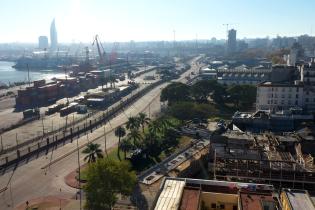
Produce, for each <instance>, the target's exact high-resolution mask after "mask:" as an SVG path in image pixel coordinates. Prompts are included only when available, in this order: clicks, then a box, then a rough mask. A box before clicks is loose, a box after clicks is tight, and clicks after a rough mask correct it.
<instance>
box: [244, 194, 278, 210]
mask: <svg viewBox="0 0 315 210" xmlns="http://www.w3.org/2000/svg"><path fill="white" fill-rule="evenodd" d="M240 204H241V206H242V208H241V209H242V210H253V209H254V210H266V209H268V210H275V209H276V202H275V200H274V197H273V196H272V194H271V193H248V192H240Z"/></svg>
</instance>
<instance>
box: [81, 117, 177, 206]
mask: <svg viewBox="0 0 315 210" xmlns="http://www.w3.org/2000/svg"><path fill="white" fill-rule="evenodd" d="M115 136H117V137H118V154H117V155H118V157H119V154H120V150H122V151H124V152H125V159H126V153H127V152H128V151H134V150H140V151H141V152H140V154H145V155H147V156H153V157H154V156H157V155H158V154H160V152H161V151H162V150H163V149H165V148H169V147H172V146H175V145H176V144H177V143H178V141H177V140H178V137H179V135H178V134H177V133H176V131H175V130H174V123H172V122H171V120H170V119H169V118H167V117H161V118H158V119H156V120H151V119H150V118H148V117H147V115H146V114H145V113H140V114H139V115H137V116H135V117H129V119H128V122H127V123H126V126H125V127H124V126H119V127H117V128H116V129H115ZM83 153H84V154H86V156H85V157H84V160H85V161H87V162H88V168H87V171H86V181H87V183H86V185H85V186H84V191H85V193H86V204H85V205H86V206H85V207H86V209H91V210H94V209H95V210H96V209H97V210H107V209H111V208H112V207H113V206H114V204H115V203H116V201H117V194H123V195H130V193H131V192H132V190H133V188H134V186H135V184H136V174H135V172H133V171H131V165H130V163H129V162H127V161H117V160H114V159H111V158H104V155H103V151H102V150H101V149H100V145H99V144H95V143H89V144H88V145H87V147H86V148H85V149H84V150H83ZM119 158H120V157H119Z"/></svg>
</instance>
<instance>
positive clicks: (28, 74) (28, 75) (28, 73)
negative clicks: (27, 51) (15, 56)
mask: <svg viewBox="0 0 315 210" xmlns="http://www.w3.org/2000/svg"><path fill="white" fill-rule="evenodd" d="M26 66H27V80H28V86H31V81H30V69H29V67H28V64H26Z"/></svg>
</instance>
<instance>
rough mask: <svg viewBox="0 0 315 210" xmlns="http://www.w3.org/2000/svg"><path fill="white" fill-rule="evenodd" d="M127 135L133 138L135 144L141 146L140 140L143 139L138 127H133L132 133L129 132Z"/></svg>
mask: <svg viewBox="0 0 315 210" xmlns="http://www.w3.org/2000/svg"><path fill="white" fill-rule="evenodd" d="M127 137H128V138H129V139H133V145H135V146H139V140H141V138H142V137H141V135H140V133H139V130H137V129H131V130H130V133H128V135H127Z"/></svg>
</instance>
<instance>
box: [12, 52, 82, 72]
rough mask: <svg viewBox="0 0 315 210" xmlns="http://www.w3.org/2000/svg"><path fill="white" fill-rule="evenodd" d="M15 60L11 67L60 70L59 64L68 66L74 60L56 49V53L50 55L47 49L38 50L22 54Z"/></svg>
mask: <svg viewBox="0 0 315 210" xmlns="http://www.w3.org/2000/svg"><path fill="white" fill-rule="evenodd" d="M15 62H16V63H15V65H14V66H13V68H15V69H18V70H27V69H32V70H62V68H60V66H70V65H72V64H74V63H75V62H76V60H75V59H74V58H73V57H70V56H68V55H67V54H64V53H62V52H61V51H58V52H57V54H56V55H51V54H49V53H48V52H47V51H39V52H33V53H32V55H29V56H22V57H20V58H19V59H17V60H16V61H15Z"/></svg>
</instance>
